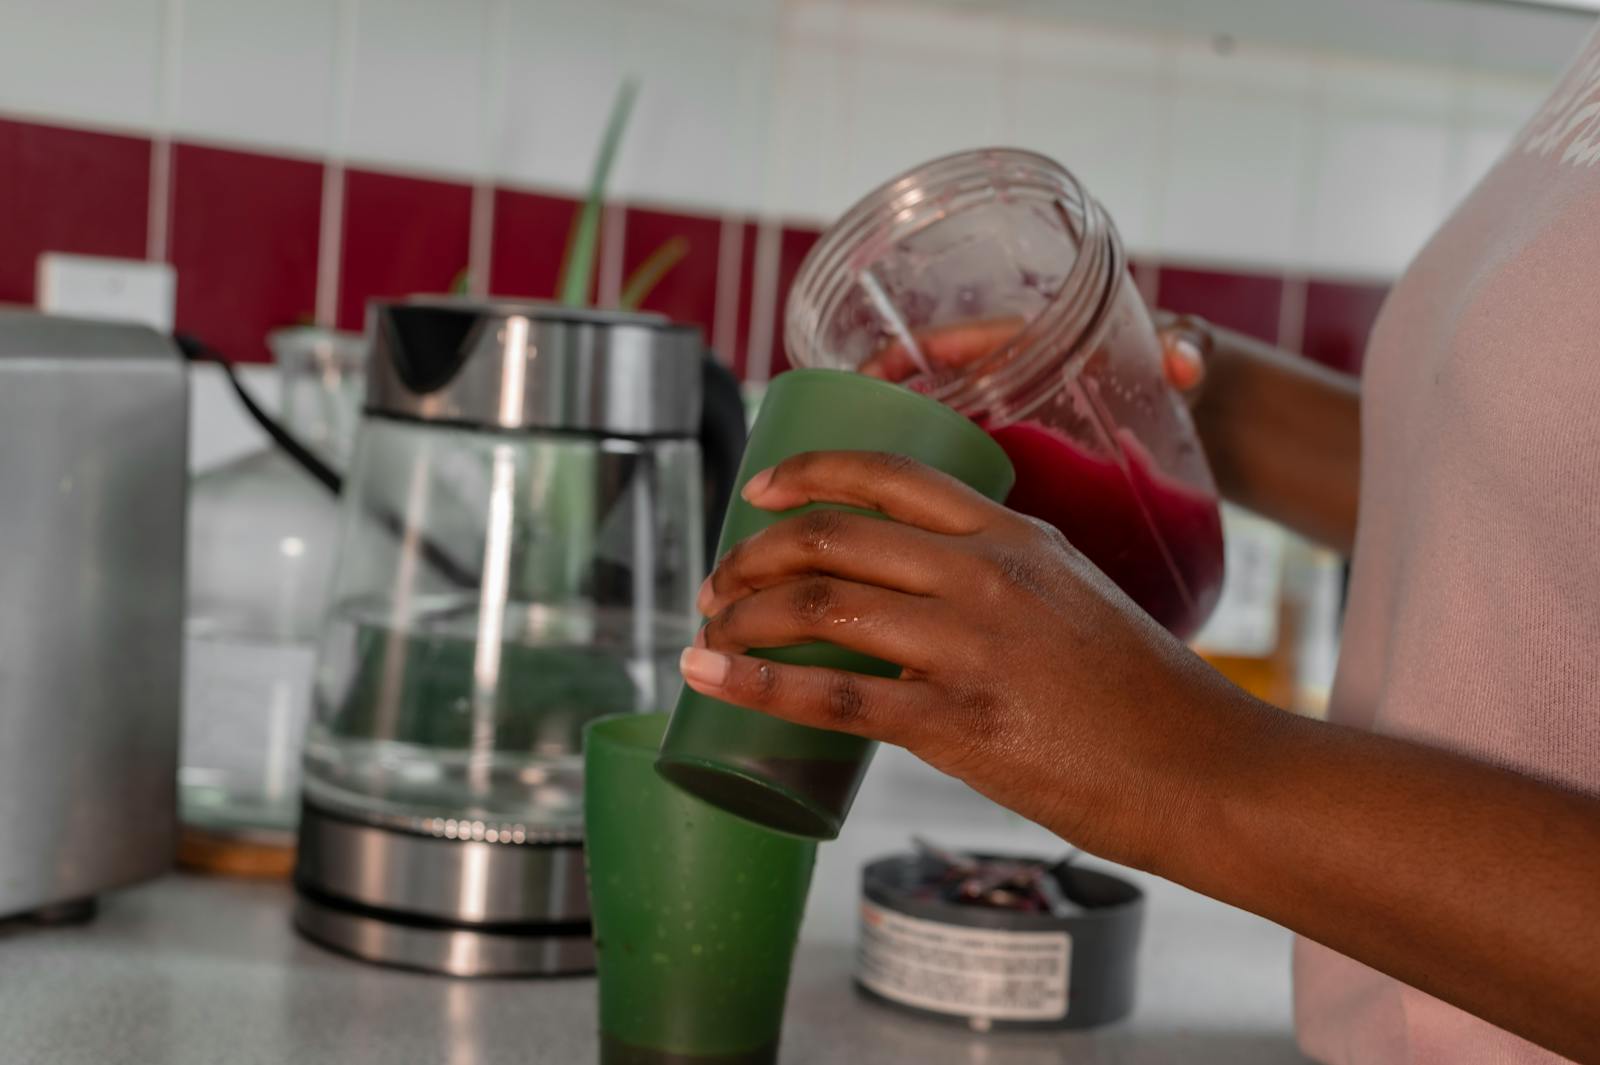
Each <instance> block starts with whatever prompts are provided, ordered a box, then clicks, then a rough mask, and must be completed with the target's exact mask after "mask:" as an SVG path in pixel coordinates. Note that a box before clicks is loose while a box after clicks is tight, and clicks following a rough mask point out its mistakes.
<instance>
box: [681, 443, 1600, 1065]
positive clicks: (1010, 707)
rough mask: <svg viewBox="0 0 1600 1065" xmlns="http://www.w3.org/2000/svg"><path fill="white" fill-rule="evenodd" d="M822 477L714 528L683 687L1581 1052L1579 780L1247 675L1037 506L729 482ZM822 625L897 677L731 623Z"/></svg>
mask: <svg viewBox="0 0 1600 1065" xmlns="http://www.w3.org/2000/svg"><path fill="white" fill-rule="evenodd" d="M745 495H746V497H747V498H748V499H749V500H750V501H751V502H752V503H753V504H755V505H757V506H760V507H763V508H765V509H770V510H778V511H783V510H789V509H791V508H795V507H799V506H801V505H803V504H806V503H809V502H828V503H837V504H843V505H847V506H853V507H859V508H862V509H865V510H871V511H880V512H882V513H883V514H885V515H887V516H888V517H890V518H893V519H895V520H892V521H882V520H877V519H874V518H869V517H865V516H862V515H859V514H851V513H846V512H840V511H834V510H817V511H812V512H810V513H808V514H805V515H802V516H799V517H794V518H790V519H787V520H785V521H782V522H779V523H778V524H776V525H773V526H771V527H770V528H768V529H766V530H764V531H762V532H761V533H759V534H757V535H756V536H754V537H752V538H751V539H750V540H747V541H745V542H744V543H743V544H741V545H739V546H738V547H737V548H736V549H735V550H734V552H733V553H732V554H731V555H730V556H729V557H728V558H726V559H724V560H723V562H722V563H721V564H720V565H719V566H718V567H717V569H716V571H715V572H714V573H713V575H712V577H711V579H710V580H709V581H708V582H707V586H706V588H705V589H704V590H703V592H702V597H701V602H700V606H701V610H702V612H703V613H705V614H706V615H707V616H708V617H710V619H711V620H710V621H709V622H708V624H707V625H706V627H705V629H704V630H702V633H701V635H700V637H699V638H698V639H697V646H696V647H695V648H692V649H690V650H689V651H687V652H686V653H685V656H684V662H683V669H684V676H685V679H686V680H687V682H688V683H689V684H690V685H691V686H692V687H694V688H695V689H696V690H698V691H701V692H703V693H705V694H707V695H710V696H713V697H716V698H720V699H725V700H728V701H730V702H734V703H737V704H739V705H742V706H747V707H751V708H753V709H756V710H761V711H764V712H766V713H769V714H773V715H775V716H778V717H782V718H786V719H788V720H791V721H798V722H801V723H803V724H807V725H813V726H816V727H820V728H828V729H837V730H841V731H845V732H851V733H855V734H858V735H862V736H869V737H872V738H874V739H879V740H884V741H886V742H890V743H895V744H899V745H900V746H903V747H906V748H908V749H909V750H911V751H912V752H913V753H914V754H916V755H918V756H919V757H921V758H922V759H923V760H925V761H927V762H928V763H930V764H931V765H933V766H934V767H936V768H938V769H941V770H944V771H945V772H947V773H950V774H952V775H954V776H957V777H960V778H961V779H963V780H965V781H966V782H967V783H969V784H971V785H972V786H973V787H974V788H976V789H977V790H979V791H981V792H983V793H984V794H986V795H988V796H989V797H990V798H992V799H994V800H996V801H997V802H1000V803H1003V804H1004V805H1006V806H1009V807H1010V808H1012V809H1013V810H1016V811H1017V812H1018V813H1021V814H1022V815H1024V816H1026V817H1029V818H1031V819H1033V820H1035V821H1037V822H1039V823H1040V824H1043V825H1045V826H1047V827H1048V828H1050V829H1052V830H1053V831H1055V832H1057V833H1059V834H1060V835H1061V836H1063V837H1064V838H1066V839H1068V840H1070V841H1072V842H1073V843H1076V844H1078V845H1079V846H1082V847H1083V848H1084V849H1086V850H1088V851H1090V852H1091V853H1095V854H1099V855H1101V856H1103V857H1106V858H1110V859H1112V860H1115V861H1120V862H1124V863H1126V864H1129V865H1134V866H1138V867H1140V868H1144V869H1147V870H1150V871H1151V872H1154V873H1157V874H1159V875H1161V876H1165V877H1168V878H1170V879H1173V880H1176V881H1178V882H1179V883H1183V884H1187V885H1189V886H1190V887H1193V888H1195V889H1196V890H1199V891H1203V892H1205V893H1207V894H1210V895H1212V896H1214V897H1216V898H1218V899H1221V900H1223V901H1224V902H1229V903H1232V904H1234V905H1238V906H1242V907H1244V908H1246V909H1250V910H1253V911H1255V912H1257V913H1260V914H1262V915H1264V916H1266V917H1268V918H1270V919H1272V920H1275V921H1278V922H1280V923H1281V924H1284V925H1286V926H1288V927H1289V928H1292V929H1294V930H1295V931H1298V932H1301V933H1303V934H1305V935H1307V936H1309V937H1311V938H1313V939H1316V940H1319V941H1320V942H1322V943H1324V944H1326V945H1328V946H1329V947H1332V948H1333V949H1335V950H1338V951H1341V952H1343V953H1345V954H1348V955H1349V956H1351V957H1353V958H1356V959H1357V960H1359V961H1362V962H1365V963H1366V964H1368V965H1371V966H1373V967H1375V968H1377V969H1380V970H1382V971H1384V972H1387V973H1390V974H1391V975H1393V976H1395V977H1397V978H1398V979H1401V980H1403V981H1406V982H1408V983H1411V984H1413V985H1415V986H1417V987H1419V988H1422V989H1423V990H1425V991H1428V992H1430V993H1432V994H1434V995H1437V996H1438V997H1440V998H1442V999H1444V1000H1446V1001H1448V1002H1452V1003H1454V1004H1455V1005H1457V1006H1460V1007H1462V1008H1463V1009H1466V1010H1469V1011H1471V1012H1473V1013H1476V1014H1478V1015H1480V1016H1482V1017H1484V1018H1486V1019H1487V1020H1489V1021H1491V1022H1493V1023H1495V1024H1498V1025H1501V1026H1503V1027H1505V1028H1508V1029H1510V1030H1511V1031H1514V1032H1516V1033H1518V1034H1520V1035H1523V1036H1525V1037H1526V1038H1528V1039H1531V1040H1533V1041H1535V1042H1537V1043H1541V1044H1543V1045H1545V1046H1548V1047H1550V1048H1551V1049H1553V1050H1556V1051H1558V1052H1560V1053H1563V1054H1566V1055H1568V1056H1570V1057H1574V1058H1576V1059H1578V1060H1581V1061H1595V1062H1600V800H1596V799H1594V798H1589V797H1585V796H1582V795H1578V794H1574V793H1572V792H1570V791H1567V790H1564V789H1562V788H1559V787H1556V786H1554V785H1551V784H1546V783H1541V782H1539V781H1536V780H1533V779H1530V778H1526V777H1521V776H1518V775H1515V774H1513V773H1509V772H1507V771H1505V770H1502V769H1498V768H1494V767H1492V766H1488V765H1482V764H1478V763H1474V762H1471V761H1467V760H1465V759H1462V758H1457V757H1454V756H1452V755H1449V754H1446V753H1443V752H1440V751H1437V750H1433V749H1429V748H1425V747H1421V746H1417V745H1413V744H1408V743H1404V742H1401V741H1398V740H1395V739H1390V738H1384V737H1380V736H1375V735H1369V734H1366V733H1360V732H1355V731H1351V730H1347V729H1344V728H1340V727H1337V726H1333V725H1328V724H1325V723H1322V722H1317V721H1311V720H1308V719H1302V718H1295V717H1292V716H1290V715H1287V714H1284V713H1282V712H1281V711H1278V710H1275V709H1273V708H1271V707H1269V706H1267V705H1266V704H1264V703H1261V702H1258V701H1257V700H1255V699H1253V698H1251V697H1250V696H1249V695H1247V694H1246V693H1244V692H1242V691H1240V690H1239V689H1238V688H1235V687H1234V686H1232V685H1231V684H1229V683H1228V682H1227V681H1226V680H1225V679H1224V678H1222V677H1221V676H1220V675H1219V674H1217V673H1216V672H1215V671H1213V670H1211V669H1210V668H1209V667H1207V666H1206V665H1205V663H1204V662H1202V661H1201V660H1200V659H1199V658H1198V657H1196V656H1195V655H1194V654H1193V653H1192V652H1190V651H1189V649H1188V648H1186V647H1185V646H1184V645H1183V644H1182V643H1181V642H1180V641H1178V640H1177V639H1175V638H1173V637H1172V636H1171V635H1170V634H1168V633H1167V632H1166V631H1164V630H1163V629H1161V628H1160V627H1159V626H1158V625H1157V624H1156V623H1155V622H1154V621H1152V620H1151V619H1150V618H1149V617H1148V616H1147V615H1145V614H1144V613H1143V612H1142V611H1140V610H1139V609H1138V608H1137V607H1136V606H1135V605H1134V604H1133V603H1132V602H1131V601H1130V600H1128V599H1127V598H1126V597H1125V596H1124V595H1123V594H1122V593H1121V592H1120V591H1118V590H1117V589H1116V588H1115V586H1113V585H1112V584H1111V583H1110V582H1109V581H1108V580H1107V579H1106V577H1105V576H1104V575H1103V574H1101V573H1100V572H1099V571H1098V570H1097V569H1095V568H1094V566H1093V565H1091V564H1090V563H1089V562H1088V560H1087V559H1086V558H1084V556H1083V555H1082V554H1081V553H1079V552H1077V551H1076V550H1074V549H1073V548H1072V547H1071V546H1070V545H1069V544H1068V543H1067V542H1066V541H1065V540H1064V539H1063V538H1062V537H1061V535H1060V534H1059V533H1057V532H1056V531H1055V530H1053V529H1050V528H1048V527H1046V526H1043V525H1041V524H1040V523H1038V522H1034V521H1032V520H1030V519H1027V518H1023V517H1021V516H1019V515H1017V514H1015V513H1013V512H1011V511H1009V510H1006V509H1005V508H1004V507H1001V506H998V505H996V504H994V503H991V502H989V501H988V500H986V499H984V498H983V497H982V496H980V495H978V494H977V493H976V492H973V491H971V490H970V489H967V488H966V487H964V486H962V485H960V484H958V483H957V482H955V481H953V480H951V479H949V478H947V477H944V476H943V475H942V474H938V473H936V472H934V471H932V470H929V469H927V468H925V467H920V466H910V467H908V466H907V465H906V464H905V463H904V462H903V461H901V460H896V459H893V458H890V457H886V456H871V455H862V454H858V453H831V454H814V455H804V456H800V457H799V458H797V459H792V460H790V461H788V462H786V463H784V464H782V465H780V466H779V467H777V468H776V469H775V470H774V471H771V472H770V473H768V474H764V475H758V476H757V477H756V478H753V479H752V480H751V482H750V485H749V486H747V488H746V492H745ZM814 640H825V641H827V642H830V643H834V644H838V645H841V646H844V647H848V648H850V649H853V650H856V651H860V652H862V653H864V654H868V655H872V656H874V657H877V658H881V659H885V660H888V661H892V662H898V663H900V664H901V665H902V666H903V667H904V672H903V674H902V675H901V677H900V678H898V679H886V678H878V677H865V676H858V675H855V674H850V673H840V672H834V671H830V670H823V669H815V668H807V667H798V666H788V665H782V664H778V663H773V662H767V661H764V660H760V659H756V658H753V657H750V656H748V655H746V654H745V653H744V652H745V651H747V650H748V649H750V648H760V647H780V646H787V645H791V644H796V643H805V642H809V641H814Z"/></svg>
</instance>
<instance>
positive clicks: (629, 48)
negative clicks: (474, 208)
mask: <svg viewBox="0 0 1600 1065" xmlns="http://www.w3.org/2000/svg"><path fill="white" fill-rule="evenodd" d="M776 26H777V3H776V0H758V2H753V3H746V4H743V5H739V6H738V7H737V9H734V8H731V7H729V6H728V5H727V4H725V3H721V4H720V5H719V3H718V2H717V0H672V2H670V3H628V2H623V0H598V2H588V3H586V2H581V0H536V2H526V3H518V4H516V5H515V7H514V10H513V14H512V18H511V33H512V35H513V41H514V47H513V53H512V54H513V56H514V59H513V62H512V66H511V70H510V73H509V77H508V91H509V98H508V99H507V101H506V106H505V114H506V123H505V128H504V130H503V132H502V133H501V135H500V142H499V151H498V158H499V164H498V167H497V170H498V172H499V173H500V175H501V176H502V177H504V178H505V179H507V180H509V181H512V182H514V183H518V184H526V185H534V186H541V187H548V188H556V189H561V190H565V191H568V192H576V191H578V190H581V189H583V188H584V187H585V185H586V184H587V182H588V179H589V170H590V167H591V166H592V165H593V160H594V153H595V150H596V149H597V148H598V146H599V143H600V137H601V134H602V132H603V131H604V128H605V122H606V117H607V115H608V114H609V112H610V108H611V103H612V100H613V98H614V97H615V94H616V92H617V89H618V86H620V85H621V83H622V81H623V79H624V78H626V77H629V76H632V77H634V78H636V79H638V82H639V98H638V101H637V103H636V104H635V107H634V113H633V116H632V119H631V121H630V122H629V126H628V131H627V134H626V137H625V139H624V141H623V144H622V148H621V150H620V152H619V154H618V157H617V161H616V170H615V172H614V175H613V179H612V192H613V194H614V195H616V196H618V197H621V198H623V199H628V200H634V201H647V202H649V201H656V202H667V203H671V204H674V205H678V206H684V207H691V208H700V209H703V210H708V211H713V212H720V211H724V210H751V209H754V208H755V207H756V206H757V205H758V203H759V202H760V200H761V198H762V185H763V164H764V161H765V156H766V149H767V142H768V127H769V121H770V112H771V107H772V84H773V76H772V67H773V63H774V54H775V51H776V33H777V29H776Z"/></svg>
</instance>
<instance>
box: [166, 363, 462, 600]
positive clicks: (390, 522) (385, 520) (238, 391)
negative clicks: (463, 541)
mask: <svg viewBox="0 0 1600 1065" xmlns="http://www.w3.org/2000/svg"><path fill="white" fill-rule="evenodd" d="M172 339H173V341H174V342H175V343H176V344H177V345H178V350H179V351H180V352H182V353H183V357H184V358H185V359H186V360H188V361H189V362H190V363H212V364H214V365H216V366H218V367H220V368H221V369H222V373H223V376H225V377H226V378H227V379H228V384H229V385H230V386H232V388H233V392H234V395H236V396H238V397H239V402H240V403H241V404H242V405H243V406H244V409H245V411H246V412H247V413H248V414H249V415H250V418H251V420H253V421H254V422H255V423H256V424H257V425H258V426H260V427H261V431H262V432H264V433H266V434H267V436H268V437H270V438H271V439H272V442H273V443H274V444H276V445H277V446H278V447H279V448H281V449H282V450H283V453H284V454H286V455H288V456H289V458H290V459H292V460H294V463H295V465H297V466H299V467H300V468H301V469H302V470H304V471H305V473H306V475H307V476H309V477H311V478H312V479H313V480H315V481H316V482H317V483H318V484H320V485H322V486H323V487H324V488H326V489H327V490H328V491H329V492H332V493H333V494H334V495H336V496H337V495H341V494H343V492H344V475H343V474H342V473H340V472H339V471H338V470H336V469H334V468H333V467H332V466H330V465H328V464H327V463H326V462H324V461H323V460H322V458H321V457H320V456H319V455H317V453H316V452H315V451H312V450H311V448H310V447H308V446H307V445H306V443H305V441H303V440H301V439H300V438H299V437H297V436H295V435H294V434H293V433H291V432H290V431H289V430H288V428H287V427H285V426H284V425H283V423H281V422H279V421H278V419H276V418H274V417H273V416H272V415H270V414H268V413H267V412H266V411H265V410H264V409H263V408H262V406H261V404H259V403H257V402H256V398H255V397H254V396H252V395H251V394H250V390H249V389H247V388H245V387H244V382H243V381H241V380H240V379H239V374H238V371H236V370H235V369H234V368H233V364H232V363H230V362H229V361H228V360H227V359H226V358H224V357H223V355H222V353H221V352H219V351H218V350H217V349H216V348H213V347H212V346H211V345H209V344H207V343H206V342H205V341H203V340H200V339H199V338H198V337H194V336H190V335H188V334H185V333H178V334H174V336H173V338H172ZM371 514H372V517H373V518H374V519H375V520H376V521H377V522H378V524H379V525H381V526H382V527H383V528H384V529H386V530H387V531H388V532H390V533H391V534H392V535H394V536H395V537H396V538H397V539H400V538H403V537H404V536H405V534H406V522H405V519H404V518H403V517H401V516H400V515H399V514H396V513H394V512H393V511H389V510H372V511H371ZM417 545H418V551H419V552H420V553H421V555H422V558H423V559H424V560H425V561H426V562H427V563H428V565H429V566H431V567H432V568H433V569H434V571H435V572H436V573H438V574H439V575H440V576H441V577H444V578H445V579H446V580H448V581H449V582H450V583H451V584H454V585H456V586H457V587H460V588H476V587H477V586H478V585H479V583H480V581H481V577H480V575H479V574H478V573H477V571H475V570H474V569H473V568H472V567H470V566H466V565H463V564H462V563H461V562H459V561H457V560H456V559H455V558H454V557H453V556H452V555H451V554H450V553H449V552H448V551H446V550H445V549H444V548H442V547H440V546H439V545H438V544H436V543H434V542H433V541H432V540H429V539H428V537H427V536H426V535H421V536H419V537H418V539H417Z"/></svg>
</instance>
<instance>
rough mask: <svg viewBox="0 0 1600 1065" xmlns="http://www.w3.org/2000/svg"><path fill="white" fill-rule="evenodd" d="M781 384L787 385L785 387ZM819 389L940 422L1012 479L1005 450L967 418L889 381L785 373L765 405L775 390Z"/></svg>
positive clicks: (841, 373)
mask: <svg viewBox="0 0 1600 1065" xmlns="http://www.w3.org/2000/svg"><path fill="white" fill-rule="evenodd" d="M784 382H789V383H788V384H787V385H786V384H785V383H784ZM797 386H798V387H805V388H819V389H823V390H842V391H845V392H876V393H878V394H879V395H880V396H882V397H884V399H885V401H886V402H891V403H902V404H905V405H907V406H911V407H915V408H917V409H918V410H919V411H920V412H922V413H924V414H925V416H926V417H929V418H937V419H942V420H943V421H944V423H945V424H946V425H949V426H950V427H951V429H952V431H954V432H956V433H959V434H961V435H963V436H965V437H966V438H967V440H968V441H969V442H970V446H971V447H973V448H974V449H976V451H977V452H978V453H979V454H981V456H982V461H983V463H984V464H985V465H987V466H989V467H992V469H993V471H994V472H995V473H999V474H1002V475H1003V476H1002V477H1001V480H1003V481H1005V482H1006V483H1009V482H1010V479H1011V478H1012V477H1014V476H1015V471H1014V470H1013V469H1012V466H1011V460H1010V458H1008V457H1007V456H1006V453H1005V450H1004V449H1003V448H1002V447H1001V446H1000V445H999V444H997V443H995V442H994V439H993V438H992V437H990V436H989V434H988V433H986V432H984V431H983V427H982V426H980V425H979V424H978V423H977V422H975V421H973V420H972V419H971V418H969V417H967V416H966V415H965V414H962V413H961V412H960V411H958V410H956V409H955V408H954V407H950V406H946V405H945V404H943V403H941V402H939V401H938V400H937V399H933V398H932V397H930V396H924V395H922V394H921V393H919V392H913V391H911V390H910V389H909V388H905V387H903V386H901V385H897V384H895V383H894V382H892V381H885V380H882V379H881V378H877V377H868V376H866V375H865V374H859V373H855V372H853V371H850V370H825V369H809V368H805V369H794V370H786V371H784V372H783V373H781V374H779V375H778V376H777V377H774V378H773V379H772V383H771V384H770V385H768V386H767V401H768V402H770V401H771V398H772V392H773V390H774V389H778V388H794V387H797Z"/></svg>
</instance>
